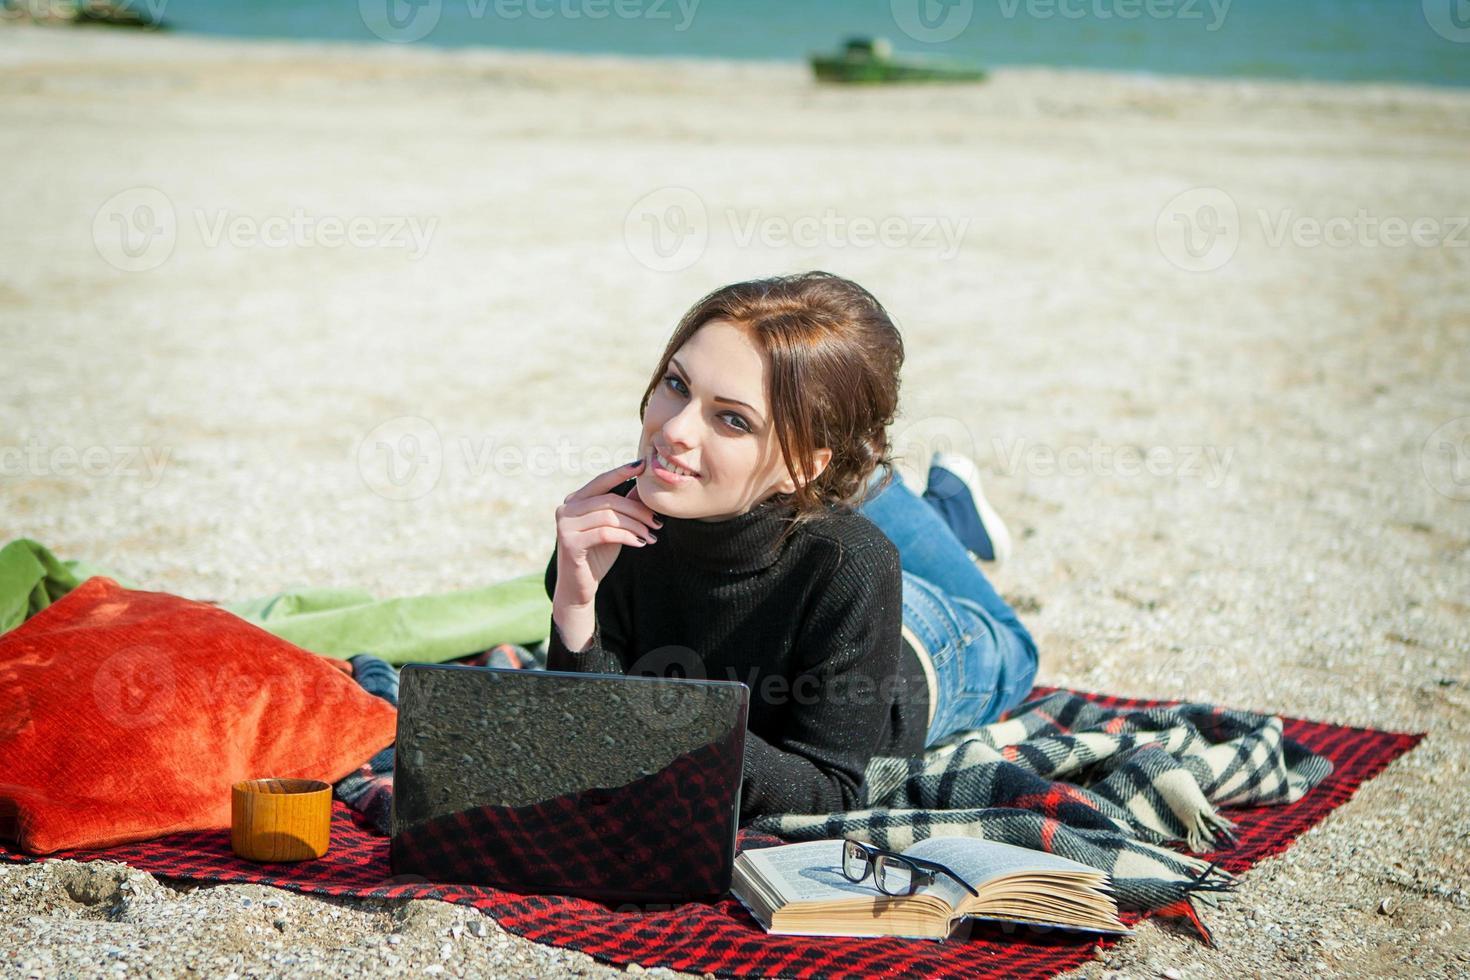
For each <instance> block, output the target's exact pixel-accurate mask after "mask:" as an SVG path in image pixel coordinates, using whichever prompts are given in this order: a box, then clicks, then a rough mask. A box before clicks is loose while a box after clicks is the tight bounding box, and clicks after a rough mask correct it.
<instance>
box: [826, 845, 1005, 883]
mask: <svg viewBox="0 0 1470 980" xmlns="http://www.w3.org/2000/svg"><path fill="white" fill-rule="evenodd" d="M869 871H871V872H872V873H873V883H874V884H875V885H877V886H878V890H879V891H880V892H882V893H883V894H885V895H892V896H895V897H902V896H904V895H912V894H913V893H914V890H915V889H917V888H918V887H919V885H921V884H925V883H927V882H931V881H933V880H934V878H935V876H937V875H941V874H946V875H949V876H950V877H951V878H953V879H954V880H955V881H958V882H959V883H960V884H961V885H963V886H964V888H965V891H967V892H969V893H970V894H971V895H977V896H978V895H979V894H980V893H979V892H977V891H976V890H975V889H974V888H972V887H971V886H970V883H969V882H967V881H965V879H963V878H961V877H960V876H959V875H957V874H955V873H954V872H953V871H951V870H949V869H948V868H946V867H945V866H944V865H942V864H940V863H939V862H938V861H926V860H924V859H923V858H916V857H909V856H907V855H904V854H900V853H898V852H897V851H885V850H884V849H883V848H881V847H874V846H873V845H872V844H867V843H864V842H863V841H860V840H852V839H848V840H844V841H843V842H842V876H843V877H844V878H846V879H847V880H848V881H853V882H858V881H862V880H863V879H864V878H866V877H867V876H868V872H869Z"/></svg>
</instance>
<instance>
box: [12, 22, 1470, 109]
mask: <svg viewBox="0 0 1470 980" xmlns="http://www.w3.org/2000/svg"><path fill="white" fill-rule="evenodd" d="M7 30H19V31H26V32H34V33H33V34H32V36H33V37H36V36H39V34H41V33H47V34H55V35H57V38H58V40H60V41H61V43H62V44H63V45H66V44H71V45H75V44H76V43H77V42H76V40H75V39H77V38H80V37H84V36H85V35H95V36H96V39H95V41H94V40H93V39H92V38H88V39H87V44H89V45H94V46H108V45H109V40H108V39H110V38H116V39H118V40H119V42H121V43H139V42H143V43H157V44H160V45H161V46H163V47H165V48H167V47H177V48H178V49H179V51H180V53H183V52H186V51H187V50H188V49H189V48H191V47H195V48H198V49H199V51H200V53H203V52H205V51H213V52H215V53H223V52H232V53H234V54H236V55H244V54H248V53H249V52H252V51H253V52H255V53H256V54H257V56H260V57H263V58H267V59H289V58H293V57H300V56H301V55H313V54H314V55H318V56H332V57H334V58H337V59H341V60H347V61H353V60H363V59H365V60H369V61H380V60H387V61H390V62H392V61H400V62H403V63H405V64H413V63H415V62H422V63H425V64H433V63H435V62H439V63H443V64H450V65H459V66H461V67H467V68H474V67H498V66H502V65H510V66H515V67H521V68H525V69H528V70H531V71H544V70H555V69H558V68H561V69H565V68H589V67H590V68H600V69H605V70H609V71H614V72H616V71H625V72H629V73H639V72H643V71H646V70H648V69H650V68H665V69H677V70H680V71H684V72H688V73H691V74H699V73H700V72H701V70H708V71H709V72H710V73H712V74H718V75H730V74H735V75H755V76H769V77H770V78H772V79H776V78H785V77H790V76H792V75H798V76H800V77H801V78H802V79H803V80H804V81H806V82H808V83H810V84H811V85H812V86H814V87H816V88H819V89H822V90H827V91H832V92H848V93H853V94H865V93H883V92H899V91H917V92H931V93H939V94H943V93H946V92H956V91H958V92H963V91H964V90H966V89H969V90H976V89H983V88H985V87H986V86H993V85H995V84H996V83H998V82H999V83H1008V84H1013V83H1016V82H1025V83H1031V84H1035V83H1038V82H1048V81H1056V82H1072V83H1077V84H1078V85H1084V86H1085V84H1086V83H1104V84H1109V83H1110V84H1113V85H1121V86H1126V87H1133V88H1137V89H1140V90H1144V91H1149V90H1157V89H1160V88H1173V87H1177V88H1181V89H1195V90H1201V91H1208V90H1211V89H1214V90H1219V91H1222V92H1228V93H1230V94H1233V95H1237V96H1241V95H1244V96H1255V97H1257V98H1259V99H1261V100H1266V99H1267V98H1269V97H1270V96H1272V95H1280V94H1300V95H1317V96H1328V95H1339V96H1341V95H1355V96H1359V97H1363V98H1364V99H1366V100H1369V101H1374V100H1384V99H1388V98H1391V97H1398V98H1400V99H1410V100H1424V99H1428V100H1430V101H1439V100H1440V99H1443V100H1445V101H1447V102H1450V103H1453V104H1464V105H1467V106H1470V85H1465V86H1458V85H1433V84H1428V83H1423V82H1405V81H1395V80H1379V79H1370V80H1349V79H1320V78H1280V77H1274V76H1256V75H1191V74H1182V73H1179V74H1175V73H1167V72H1156V71H1149V70H1143V69H1125V68H1088V67H1074V66H1067V65H1043V64H1009V65H1006V64H1001V65H982V66H981V67H983V68H984V69H985V71H986V72H987V73H988V74H989V77H988V78H987V79H986V80H984V81H980V82H964V83H943V82H941V83H905V84H896V85H854V86H843V85H837V84H830V83H820V84H819V83H817V82H816V81H815V79H814V78H813V77H812V72H811V68H810V66H809V64H808V63H807V61H806V60H805V59H802V58H793V59H784V58H730V57H719V56H691V55H646V54H622V53H610V52H582V51H560V50H552V49H539V48H515V47H498V46H495V45H433V44H424V43H420V42H415V43H409V44H395V43H390V42H373V41H351V40H332V39H320V38H299V39H298V38H283V37H246V36H237V35H225V34H209V33H195V32H189V31H174V30H161V31H160V30H153V29H148V28H127V27H114V26H108V25H101V24H81V25H36V24H22V23H4V22H0V32H4V31H7ZM0 36H3V34H0ZM55 53H56V52H55V49H54V48H52V49H51V50H50V51H48V52H47V53H46V55H45V57H48V58H49V57H51V56H53V55H54V54H55ZM3 57H4V58H5V60H3V61H0V67H4V66H6V65H12V64H17V62H15V61H12V60H10V58H9V56H8V53H7V54H5V55H4V56H3Z"/></svg>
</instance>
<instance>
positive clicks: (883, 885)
mask: <svg viewBox="0 0 1470 980" xmlns="http://www.w3.org/2000/svg"><path fill="white" fill-rule="evenodd" d="M873 875H874V880H875V881H876V882H877V885H878V889H879V890H880V891H884V892H887V893H888V894H890V895H907V894H908V893H909V888H910V887H911V886H912V884H913V877H914V870H913V868H911V867H910V866H909V865H908V863H907V862H904V861H900V860H898V859H897V858H892V857H889V856H888V855H886V854H880V855H879V856H878V858H877V860H876V861H875V862H874V868H873Z"/></svg>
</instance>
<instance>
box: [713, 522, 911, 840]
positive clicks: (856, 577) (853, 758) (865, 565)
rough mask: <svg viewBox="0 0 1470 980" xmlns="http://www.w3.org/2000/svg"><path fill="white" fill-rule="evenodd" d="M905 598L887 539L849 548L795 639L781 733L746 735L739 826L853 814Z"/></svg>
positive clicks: (894, 659)
mask: <svg viewBox="0 0 1470 980" xmlns="http://www.w3.org/2000/svg"><path fill="white" fill-rule="evenodd" d="M902 601H903V579H902V572H901V567H900V564H899V557H898V549H897V548H896V547H895V546H894V545H893V543H892V542H891V541H889V540H888V539H887V538H886V537H884V538H882V539H881V540H879V541H875V542H873V543H872V544H867V545H864V546H863V547H862V548H860V549H848V550H847V552H846V554H845V555H844V556H843V558H842V560H841V564H840V565H839V567H838V569H837V571H836V572H835V573H834V575H833V576H832V579H831V581H830V582H829V583H828V585H827V587H826V589H825V591H824V592H823V594H822V595H821V596H820V597H819V598H818V600H817V602H816V603H815V605H814V607H813V609H812V611H811V613H810V614H808V616H807V618H806V621H805V622H804V623H803V624H802V628H801V630H800V632H799V634H798V641H797V643H798V645H797V648H796V649H797V650H799V651H800V655H799V658H798V660H797V670H796V673H795V676H794V677H793V678H792V679H791V686H790V688H789V693H788V697H789V698H790V707H789V710H788V712H787V717H786V723H785V725H784V727H783V730H782V731H781V732H780V733H779V735H778V736H777V737H774V738H770V739H767V738H762V737H760V736H758V735H756V734H755V733H753V732H747V733H746V740H745V781H744V788H743V790H742V792H741V801H740V819H741V820H742V821H745V820H750V819H754V818H755V817H758V816H762V815H765V814H772V813H833V812H840V811H844V810H851V809H855V808H856V806H857V804H858V794H859V789H860V787H861V785H862V781H863V775H864V772H865V770H866V769H867V765H868V761H869V760H870V759H871V758H872V757H873V756H874V754H876V752H877V749H878V746H879V744H881V741H882V739H883V737H884V734H885V726H886V725H887V723H888V714H889V708H890V705H889V703H888V699H887V697H886V696H885V695H886V694H887V693H888V692H891V690H892V686H893V685H894V684H895V683H896V682H897V680H898V677H897V674H898V670H899V660H898V658H899V655H900V653H901V648H902V639H901V630H902V624H903V610H902Z"/></svg>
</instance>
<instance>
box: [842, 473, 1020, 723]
mask: <svg viewBox="0 0 1470 980" xmlns="http://www.w3.org/2000/svg"><path fill="white" fill-rule="evenodd" d="M882 475H883V471H882V469H881V468H880V469H879V470H878V471H877V472H875V473H874V475H873V479H872V480H871V481H870V482H869V484H868V496H867V498H866V499H865V500H864V502H863V503H862V505H861V506H860V507H859V508H858V512H859V513H860V514H862V515H863V516H865V517H867V518H868V520H870V521H872V522H873V523H874V524H876V525H878V527H879V528H881V529H882V530H883V533H884V534H886V535H888V539H889V540H890V541H892V542H893V543H894V545H895V546H896V547H897V548H898V554H899V560H900V563H901V564H902V566H903V624H904V626H905V627H906V628H907V629H908V630H910V631H911V632H912V633H913V634H914V636H915V637H917V638H918V640H919V641H920V642H921V643H922V644H923V645H924V647H925V648H926V649H927V650H928V653H929V660H930V662H931V663H932V665H933V669H934V680H935V682H936V686H937V688H938V692H937V696H936V697H935V698H934V704H933V705H932V707H933V715H934V716H933V720H932V721H931V722H930V723H929V733H928V736H927V737H926V739H925V743H924V744H925V745H933V744H934V743H936V742H938V741H940V740H941V739H943V738H944V737H945V736H946V735H950V734H952V733H953V732H956V731H959V730H961V729H966V728H976V727H979V726H980V725H985V724H989V723H990V722H992V721H995V720H996V719H997V718H999V717H1000V716H1001V714H1002V713H1004V712H1005V711H1007V710H1009V709H1010V708H1013V707H1015V706H1016V705H1018V704H1020V703H1021V701H1022V700H1024V699H1025V697H1026V695H1027V694H1028V693H1029V692H1030V690H1031V684H1032V681H1033V679H1034V678H1035V677H1036V666H1037V653H1036V642H1035V641H1034V640H1033V639H1032V638H1031V634H1030V632H1028V631H1027V629H1026V627H1024V626H1022V625H1021V620H1020V619H1019V618H1018V617H1017V616H1016V613H1015V610H1013V609H1012V608H1011V607H1010V606H1009V605H1007V604H1006V601H1005V600H1004V599H1002V598H1001V597H1000V595H999V594H998V593H997V592H996V591H995V589H994V588H993V587H992V586H991V584H990V582H989V580H987V579H986V578H985V575H984V573H982V572H981V571H980V568H979V567H978V566H977V565H976V564H975V561H974V559H972V558H971V557H970V555H969V552H967V551H966V550H965V546H964V545H962V544H961V543H960V541H959V539H958V538H956V537H955V536H954V532H953V531H952V530H950V527H949V524H947V523H946V522H945V520H944V518H943V517H941V516H940V514H939V511H937V510H935V509H934V508H933V507H931V506H930V505H929V504H928V503H926V502H925V501H924V499H923V498H922V497H920V496H918V495H917V494H915V493H914V492H913V491H912V490H910V489H909V488H908V486H907V485H906V484H905V483H904V482H903V477H902V476H900V475H899V473H898V472H897V471H896V470H895V471H894V473H893V482H892V483H890V484H889V485H888V486H887V487H885V488H884V489H883V491H882V492H881V493H878V494H877V495H876V496H875V495H874V494H873V488H874V486H875V485H876V484H877V482H878V481H879V479H881V477H882ZM921 655H922V654H921Z"/></svg>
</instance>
